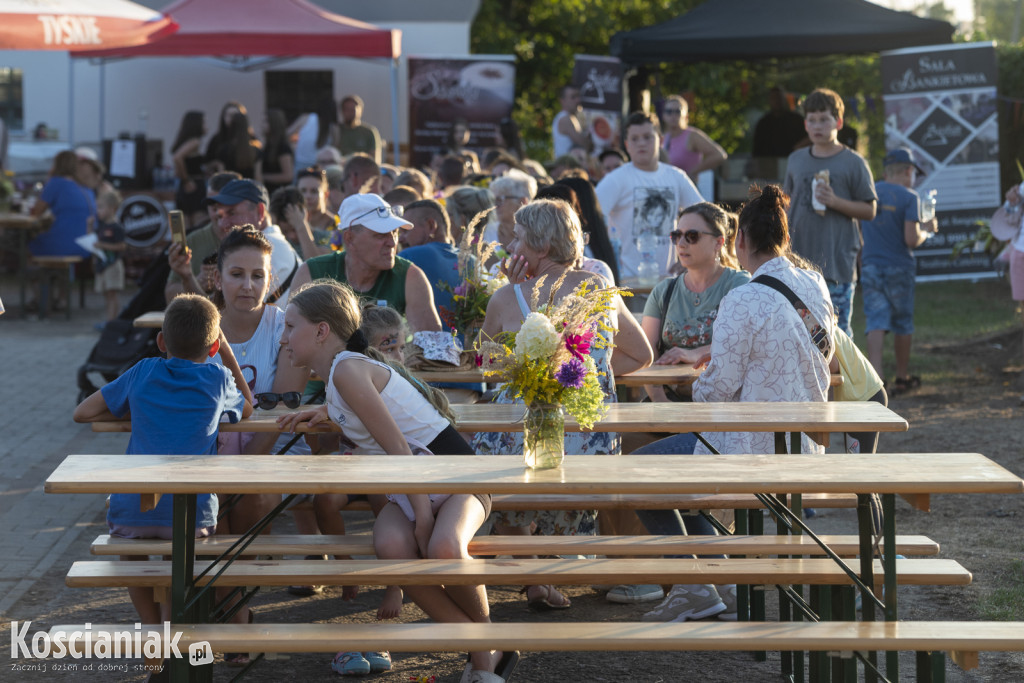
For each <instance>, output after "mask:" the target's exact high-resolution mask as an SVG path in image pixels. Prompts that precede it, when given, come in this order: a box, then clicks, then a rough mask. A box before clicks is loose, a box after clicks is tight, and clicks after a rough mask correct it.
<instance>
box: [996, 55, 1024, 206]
mask: <svg viewBox="0 0 1024 683" xmlns="http://www.w3.org/2000/svg"><path fill="white" fill-rule="evenodd" d="M996 64H997V65H998V67H999V85H998V89H999V96H1000V102H999V170H1000V181H1001V182H1000V196H1001V195H1002V191H1003V190H1005V189H1006V188H1008V187H1009V186H1010V185H1012V184H1014V183H1019V182H1020V181H1021V178H1020V175H1019V174H1018V172H1017V161H1018V160H1024V46H1021V45H999V44H996Z"/></svg>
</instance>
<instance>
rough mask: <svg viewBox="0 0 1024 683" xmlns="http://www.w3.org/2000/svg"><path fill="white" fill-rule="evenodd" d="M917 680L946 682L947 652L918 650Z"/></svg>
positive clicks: (935, 682)
mask: <svg viewBox="0 0 1024 683" xmlns="http://www.w3.org/2000/svg"><path fill="white" fill-rule="evenodd" d="M917 680H918V681H919V682H921V683H945V681H946V653H945V652H918V653H917Z"/></svg>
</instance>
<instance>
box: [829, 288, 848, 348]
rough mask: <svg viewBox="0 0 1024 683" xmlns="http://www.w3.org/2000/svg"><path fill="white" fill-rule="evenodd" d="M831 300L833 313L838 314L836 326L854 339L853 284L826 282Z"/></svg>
mask: <svg viewBox="0 0 1024 683" xmlns="http://www.w3.org/2000/svg"><path fill="white" fill-rule="evenodd" d="M825 285H826V286H827V287H828V295H829V298H830V299H832V312H833V313H835V314H836V325H838V326H839V328H840V329H841V330H842V331H843V332H845V333H846V335H847V336H848V337H850V339H853V329H852V328H851V327H850V318H851V317H853V283H852V282H834V281H832V280H826V281H825Z"/></svg>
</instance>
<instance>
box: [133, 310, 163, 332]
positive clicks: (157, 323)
mask: <svg viewBox="0 0 1024 683" xmlns="http://www.w3.org/2000/svg"><path fill="white" fill-rule="evenodd" d="M132 325H134V326H135V327H151V328H154V329H160V328H161V327H163V326H164V312H163V311H150V312H149V313H143V314H142V315H140V316H139V317H138V318H136V319H135V320H133V321H132Z"/></svg>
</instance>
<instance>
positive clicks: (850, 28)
mask: <svg viewBox="0 0 1024 683" xmlns="http://www.w3.org/2000/svg"><path fill="white" fill-rule="evenodd" d="M952 35H953V26H952V25H951V24H950V23H948V22H945V21H939V20H937V19H922V18H921V17H917V16H914V15H912V14H909V13H907V12H897V11H894V10H890V9H886V8H885V7H880V6H878V5H875V4H872V3H870V2H866V1H865V0H708V2H705V3H704V4H702V5H700V6H698V7H695V8H694V9H692V10H690V11H689V12H687V13H686V14H683V15H680V16H678V17H676V18H675V19H671V20H669V21H666V22H663V23H661V24H655V25H654V26H645V27H643V28H638V29H636V30H633V31H620V32H618V33H616V34H615V35H614V36H612V39H611V43H610V44H609V51H610V52H611V54H612V55H613V56H616V57H618V58H619V59H621V60H622V61H623V62H624V63H625V64H627V65H640V64H659V63H662V62H714V61H731V60H747V59H768V58H772V57H798V56H807V55H827V54H856V53H862V52H879V51H882V50H895V49H898V48H904V47H914V46H918V45H936V44H941V43H949V42H950V41H951V39H952Z"/></svg>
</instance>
